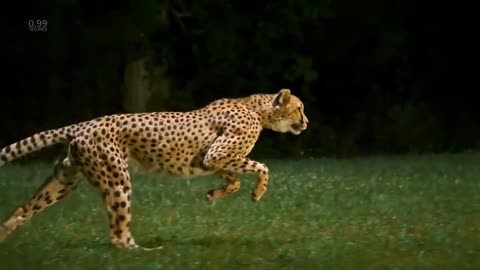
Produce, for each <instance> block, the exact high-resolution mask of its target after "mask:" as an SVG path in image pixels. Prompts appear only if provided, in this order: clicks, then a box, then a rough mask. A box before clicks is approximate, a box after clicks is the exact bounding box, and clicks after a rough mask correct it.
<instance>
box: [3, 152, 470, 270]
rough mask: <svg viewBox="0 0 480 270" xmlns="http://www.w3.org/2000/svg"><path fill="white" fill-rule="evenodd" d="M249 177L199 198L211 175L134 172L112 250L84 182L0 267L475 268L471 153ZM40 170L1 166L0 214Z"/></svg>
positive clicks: (313, 163)
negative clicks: (126, 223)
mask: <svg viewBox="0 0 480 270" xmlns="http://www.w3.org/2000/svg"><path fill="white" fill-rule="evenodd" d="M262 161H263V162H266V163H267V164H268V165H269V168H270V171H271V182H270V187H269V190H268V192H267V193H266V195H265V196H264V197H263V199H262V200H261V201H260V202H259V203H257V204H254V203H252V202H251V200H250V190H251V188H252V187H253V185H254V184H255V178H254V177H253V176H247V177H245V176H243V177H242V180H243V181H242V188H241V190H240V191H239V192H238V193H236V194H233V195H232V196H231V197H228V198H225V199H223V200H220V201H217V202H214V203H208V202H207V201H205V200H204V197H205V192H206V191H208V190H209V189H211V188H213V187H216V186H218V185H219V184H221V183H222V182H221V180H220V179H217V178H216V177H214V176H209V177H201V178H192V179H179V178H172V177H168V176H164V175H162V176H158V175H145V174H138V173H134V174H133V182H134V183H133V187H134V188H133V199H132V200H133V206H132V212H133V223H132V226H131V228H132V231H133V233H134V236H135V238H136V240H137V242H138V243H139V244H142V245H148V246H153V245H156V244H163V245H164V248H163V249H162V250H156V251H140V250H138V251H124V250H118V249H116V248H114V247H113V246H111V245H110V242H109V239H108V221H107V215H106V211H105V210H104V207H103V204H102V201H101V199H100V196H99V195H97V194H96V193H95V192H94V191H93V189H92V187H90V186H89V185H88V184H87V182H84V183H83V184H82V186H81V187H80V188H79V189H77V190H76V191H75V192H74V193H72V194H71V195H70V196H69V197H67V198H66V199H64V200H63V201H61V202H60V203H58V204H56V205H54V206H53V207H51V208H49V209H48V210H46V211H45V212H42V213H41V214H39V215H37V216H35V217H34V219H33V220H32V221H31V222H29V223H27V224H26V225H24V226H23V227H21V228H20V229H18V230H17V231H16V232H15V233H14V234H13V235H11V236H10V237H9V238H7V239H6V241H5V242H3V243H1V244H0V269H8V270H11V269H12V270H13V269H49V270H52V269H69V270H73V269H82V270H83V269H182V270H185V269H480V154H478V153H468V154H458V155H424V156H394V157H366V158H356V159H345V160H334V159H305V160H298V161H280V160H262ZM47 174H49V167H48V166H46V165H45V164H39V163H35V164H30V165H20V164H17V163H15V164H11V165H6V166H5V167H2V168H0V217H1V218H2V219H3V218H6V217H7V216H8V215H9V214H10V213H11V211H12V210H14V208H15V207H17V206H19V205H20V204H21V203H23V202H25V201H26V200H28V199H29V198H30V197H31V196H32V195H33V193H34V191H35V189H36V188H37V187H38V186H39V185H40V184H41V183H42V182H43V179H44V177H45V176H46V175H47Z"/></svg>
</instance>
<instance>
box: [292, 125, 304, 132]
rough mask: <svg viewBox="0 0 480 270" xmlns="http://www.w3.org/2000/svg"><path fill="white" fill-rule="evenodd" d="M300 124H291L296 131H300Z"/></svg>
mask: <svg viewBox="0 0 480 270" xmlns="http://www.w3.org/2000/svg"><path fill="white" fill-rule="evenodd" d="M302 126H303V125H302V124H293V125H292V128H293V129H295V130H298V131H302Z"/></svg>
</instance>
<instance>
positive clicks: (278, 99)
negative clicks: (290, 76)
mask: <svg viewBox="0 0 480 270" xmlns="http://www.w3.org/2000/svg"><path fill="white" fill-rule="evenodd" d="M290 96H291V93H290V89H282V90H280V92H278V94H276V95H275V97H274V98H273V102H272V105H273V107H274V108H276V109H278V108H279V107H280V106H283V105H285V104H287V103H288V101H290Z"/></svg>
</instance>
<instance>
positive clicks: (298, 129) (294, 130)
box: [290, 124, 305, 135]
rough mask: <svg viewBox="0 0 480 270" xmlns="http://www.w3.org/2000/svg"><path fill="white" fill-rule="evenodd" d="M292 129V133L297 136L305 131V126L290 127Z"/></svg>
mask: <svg viewBox="0 0 480 270" xmlns="http://www.w3.org/2000/svg"><path fill="white" fill-rule="evenodd" d="M290 127H291V132H292V133H293V134H295V135H298V134H300V133H301V132H302V131H303V130H305V127H304V125H302V124H293V125H291V126H290Z"/></svg>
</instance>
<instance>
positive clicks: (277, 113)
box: [0, 89, 308, 249]
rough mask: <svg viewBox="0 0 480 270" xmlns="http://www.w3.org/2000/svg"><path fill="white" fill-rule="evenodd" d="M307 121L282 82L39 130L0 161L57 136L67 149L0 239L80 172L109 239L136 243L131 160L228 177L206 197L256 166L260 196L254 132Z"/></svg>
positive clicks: (175, 171)
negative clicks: (102, 210) (94, 193)
mask: <svg viewBox="0 0 480 270" xmlns="http://www.w3.org/2000/svg"><path fill="white" fill-rule="evenodd" d="M307 124H308V119H307V117H306V115H305V113H304V106H303V103H302V101H301V100H300V99H299V98H298V97H296V96H294V95H293V94H291V91H290V90H289V89H281V90H280V91H279V92H277V93H274V94H262V93H261V94H252V95H250V96H245V97H239V98H223V99H218V100H215V101H212V102H211V103H209V104H208V105H206V106H204V107H202V108H199V109H196V110H192V111H187V112H145V113H124V114H113V115H106V116H102V117H98V118H95V119H93V120H89V121H85V122H79V123H76V124H72V125H69V126H65V127H62V128H58V129H52V130H46V131H43V132H39V133H37V134H34V135H32V136H30V137H28V138H25V139H23V140H20V141H18V142H16V143H13V144H11V145H9V146H7V147H5V148H3V149H1V150H0V166H2V165H3V164H5V163H7V162H9V161H11V160H13V159H16V158H19V157H21V156H24V155H26V154H28V153H31V152H34V151H38V150H40V149H43V148H45V147H49V146H52V145H55V144H64V145H65V148H64V149H65V151H64V153H62V154H61V155H60V157H59V158H58V159H57V160H56V161H55V163H54V166H53V172H52V173H51V175H50V176H49V177H47V179H46V180H45V182H44V184H43V185H42V186H41V187H40V188H39V189H38V191H37V192H36V194H35V195H34V196H33V198H32V199H31V200H30V201H29V202H27V203H26V204H24V205H23V206H21V207H19V208H18V209H16V211H14V212H13V214H12V215H11V216H10V217H9V218H8V219H7V220H6V221H5V222H4V223H3V224H2V225H0V242H1V241H3V240H4V239H5V238H6V237H7V236H8V235H9V234H11V233H12V232H13V231H14V230H15V229H17V228H18V227H19V226H21V225H23V224H25V223H26V222H27V221H29V220H30V219H31V218H32V217H33V216H34V215H35V214H38V213H40V212H41V211H43V210H45V209H46V208H48V207H50V206H52V205H53V204H55V203H56V202H58V201H60V200H61V199H62V198H65V196H67V195H68V194H69V193H71V191H73V190H74V189H75V188H77V187H78V185H79V184H80V183H81V181H82V180H84V179H86V180H87V181H88V182H89V183H90V184H91V185H92V186H93V187H95V188H94V189H95V190H98V193H99V194H100V195H102V197H103V202H104V204H105V206H106V209H107V213H108V216H109V221H110V231H109V232H110V241H111V243H112V244H113V245H114V246H116V247H118V248H126V249H134V248H140V247H141V246H140V245H138V244H136V242H135V240H134V238H133V236H132V234H131V232H130V229H129V225H130V222H131V220H132V214H131V211H130V209H131V208H130V202H131V196H132V183H131V179H130V173H129V163H130V161H135V162H136V163H138V164H140V165H141V166H142V167H144V168H145V169H148V170H150V171H154V172H165V173H168V174H171V175H175V176H187V177H188V176H202V175H210V174H216V175H217V176H219V177H220V178H221V179H223V180H224V181H225V182H226V184H225V185H224V186H222V187H220V188H216V189H212V190H210V191H208V192H207V194H206V199H207V200H208V201H214V200H218V199H221V198H224V197H225V196H227V195H230V194H232V193H234V192H236V191H238V190H239V188H240V180H239V179H238V178H237V176H236V174H243V173H252V174H256V175H257V178H258V180H257V182H256V185H255V187H254V188H253V189H252V191H251V199H252V200H253V202H258V201H259V200H260V198H261V197H262V196H263V195H264V193H265V192H266V190H267V186H268V182H269V170H268V167H267V166H266V165H265V164H263V163H261V162H258V161H254V160H251V159H249V158H248V157H247V155H248V154H249V153H250V151H252V149H253V147H254V145H255V143H256V141H257V139H258V138H259V135H260V132H261V131H262V129H271V130H273V131H276V132H281V133H293V134H295V135H299V134H300V133H301V132H302V131H304V130H305V129H306V128H307ZM143 248H145V247H143ZM158 248H161V246H160V247H158ZM145 249H146V248H145Z"/></svg>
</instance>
